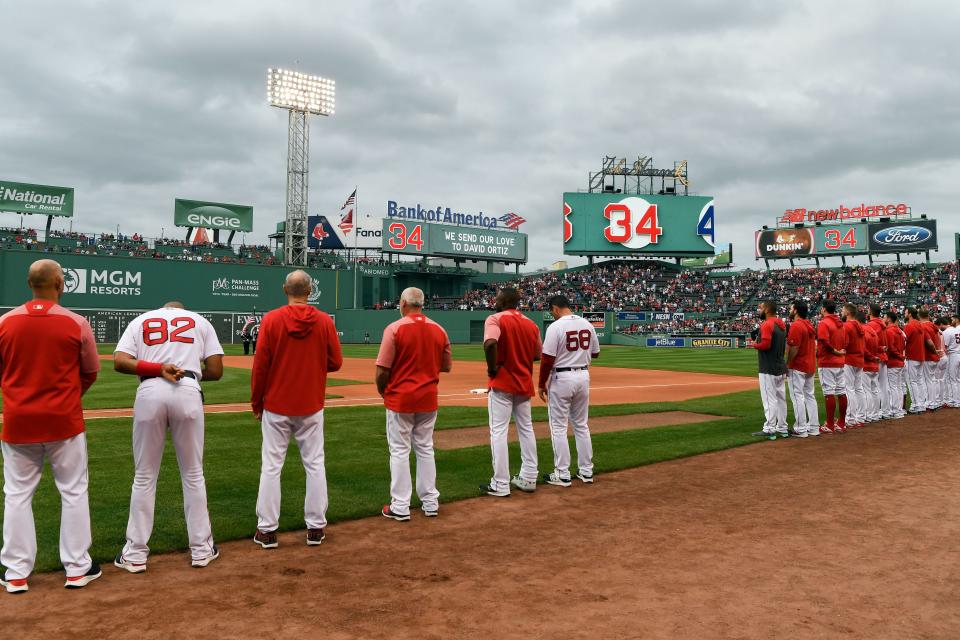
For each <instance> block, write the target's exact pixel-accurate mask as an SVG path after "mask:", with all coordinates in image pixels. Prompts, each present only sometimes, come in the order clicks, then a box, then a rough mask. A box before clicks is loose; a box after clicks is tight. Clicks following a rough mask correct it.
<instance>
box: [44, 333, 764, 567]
mask: <svg viewBox="0 0 960 640" xmlns="http://www.w3.org/2000/svg"><path fill="white" fill-rule="evenodd" d="M344 350H345V353H346V354H347V355H348V356H350V357H372V356H373V355H374V353H375V351H376V346H364V345H350V346H347V347H345V349H344ZM108 352H109V351H108ZM745 355H747V356H751V357H755V356H754V354H753V353H752V352H746V354H744V353H743V352H736V351H723V352H719V351H709V350H704V351H700V350H696V351H694V350H690V351H687V350H682V349H671V350H664V351H654V350H647V349H633V348H626V347H623V348H620V347H618V348H607V349H605V350H604V353H603V358H605V362H604V364H607V365H608V366H612V365H616V366H628V367H637V368H641V367H642V368H646V367H649V368H657V369H668V370H676V371H689V370H702V371H708V372H717V371H721V372H724V373H732V374H737V375H754V374H755V371H756V370H755V368H753V367H755V364H754V362H755V360H753V359H752V358H748V357H745ZM480 356H481V351H480V349H479V347H476V346H463V347H461V346H457V348H456V349H455V357H456V358H458V359H471V360H474V359H479V358H480ZM608 356H609V357H608ZM720 356H726V358H727V360H726V361H725V360H724V358H722V357H720ZM698 362H700V364H701V367H700V368H696V365H697V363H698ZM598 364H599V363H598ZM112 376H113V377H112ZM114 377H116V378H118V379H116V380H115V379H114ZM135 382H136V381H135V379H134V378H133V377H132V376H126V377H123V378H120V376H119V374H114V373H113V372H112V371H109V374H108V373H107V372H105V374H104V376H103V378H102V379H101V380H100V381H98V383H97V385H103V387H104V388H103V390H102V391H100V392H99V393H100V395H93V394H94V391H91V392H90V394H88V395H89V399H90V400H92V399H94V398H95V399H96V400H97V402H100V403H107V404H100V405H99V406H110V405H109V404H108V403H110V402H111V401H113V402H120V400H121V399H122V398H124V397H125V396H126V395H127V394H129V397H131V398H132V395H133V391H134V388H135ZM125 385H129V386H125ZM216 385H217V387H218V388H221V389H222V391H219V392H216V393H217V394H219V395H215V392H214V391H213V387H214V385H212V384H211V385H206V386H207V387H209V388H210V390H209V391H207V401H208V402H211V403H212V402H235V401H236V402H242V401H246V399H247V397H248V396H247V395H246V394H248V389H249V371H245V370H240V369H230V370H229V377H228V375H225V376H224V380H222V381H220V382H218V383H216ZM107 387H110V388H109V389H108V388H107ZM111 398H112V399H113V400H111ZM676 409H683V410H687V411H699V412H704V413H710V414H714V415H718V416H725V417H728V418H733V419H723V420H717V421H713V422H707V423H701V424H693V425H679V426H666V427H659V428H654V429H644V430H636V431H624V432H619V433H606V434H598V435H595V436H594V448H595V452H596V454H595V455H596V458H595V459H596V470H597V472H598V473H603V472H608V471H613V470H617V469H623V468H628V467H635V466H641V465H646V464H652V463H656V462H660V461H664V460H671V459H675V458H680V457H685V456H691V455H697V454H699V453H704V452H708V451H717V450H721V449H726V448H729V447H736V446H740V445H745V444H749V443H751V442H755V441H756V440H755V439H754V438H752V437H751V436H750V432H751V431H754V430H755V429H756V428H757V427H758V426H759V425H760V424H761V423H762V411H761V407H760V398H759V395H758V394H757V393H755V392H744V393H736V394H729V395H725V396H717V397H713V398H703V399H698V400H690V401H685V402H677V403H674V402H659V403H649V404H624V405H611V406H597V407H593V408H592V410H591V415H593V416H604V415H633V414H640V413H650V412H659V411H669V410H676ZM534 419H535V420H545V419H546V411H545V409H543V408H535V409H534ZM486 420H487V416H486V410H485V408H477V407H449V408H447V407H444V408H441V409H440V416H439V419H438V428H439V429H455V428H462V427H475V426H483V425H485V424H486ZM130 428H131V420H130V419H108V420H93V421H90V422H89V423H88V438H89V451H90V467H89V468H90V504H91V518H92V523H93V530H94V532H93V534H94V535H93V538H94V547H93V555H94V557H95V558H96V559H97V560H98V561H101V562H109V561H110V559H111V558H112V557H113V556H114V555H115V554H116V553H117V551H118V550H119V548H120V547H121V545H122V544H123V541H124V531H125V528H126V520H127V511H128V508H129V492H130V486H131V483H132V481H133V459H132V454H131V448H130V438H131V434H130ZM538 435H540V436H545V435H546V434H545V433H539V434H538ZM260 440H261V438H260V428H259V424H258V423H257V422H256V421H254V419H253V417H252V415H250V414H249V413H240V414H220V415H210V416H208V417H207V421H206V449H205V469H206V478H207V487H208V495H209V508H210V515H211V518H212V520H213V528H214V533H215V536H216V538H217V540H219V541H226V540H230V539H237V538H245V537H248V536H251V535H252V534H253V532H254V529H255V527H256V516H255V512H254V507H255V503H256V494H257V486H258V482H259V473H260ZM571 446H572V443H571ZM510 450H511V460H512V463H513V464H512V467H513V470H514V471H516V469H517V468H518V467H519V450H518V448H517V446H516V445H515V444H514V445H511V447H510ZM539 453H540V468H541V471H544V472H545V471H548V470H549V469H550V466H551V460H552V453H551V450H550V442H549V439H547V440H543V441H541V442H540V443H539ZM326 460H327V477H328V484H329V491H330V509H329V514H328V515H329V519H330V521H331V522H332V523H335V522H338V521H343V520H347V519H353V518H360V517H365V516H371V515H375V514H376V513H377V512H378V511H379V509H380V507H381V506H382V505H383V504H384V503H386V502H387V501H388V500H389V482H390V480H389V468H388V454H387V445H386V436H385V433H384V416H383V410H382V409H381V408H378V407H350V408H331V409H328V410H327V413H326ZM437 465H438V476H439V488H440V491H441V494H442V498H441V500H442V501H443V502H450V501H453V500H458V499H463V498H468V497H474V496H476V495H478V490H477V487H478V485H479V484H480V483H482V482H486V481H487V480H488V479H489V476H490V473H491V468H490V452H489V448H488V447H486V446H480V447H471V448H467V449H460V450H455V451H437ZM598 481H600V482H602V478H601V479H599V480H598ZM542 490H550V488H545V489H542ZM303 498H304V474H303V470H302V467H301V466H300V463H299V452H298V451H297V449H296V446H295V445H291V449H290V452H289V454H288V460H287V465H286V468H285V469H284V476H283V509H282V513H281V528H282V529H284V530H291V529H301V528H303V526H304V525H303V514H302V509H303ZM59 509H60V508H59V495H58V494H57V491H56V489H55V487H54V485H53V479H52V476H51V474H50V471H49V468H47V470H46V472H45V473H44V478H43V481H42V483H41V487H40V490H39V491H38V492H37V495H36V497H35V502H34V511H35V514H36V519H37V532H38V543H39V553H38V559H37V560H38V561H37V571H44V570H54V569H58V568H59V566H60V561H59V557H58V552H57V537H58V530H59ZM186 544H187V540H186V533H185V529H184V521H183V505H182V500H181V496H180V480H179V473H178V470H177V465H176V457H175V455H174V451H173V448H172V446H171V445H170V444H169V442H168V445H167V449H166V451H165V453H164V462H163V469H162V472H161V476H160V481H159V486H158V490H157V511H156V525H155V529H154V534H153V538H152V539H151V544H150V546H151V549H152V551H153V552H154V553H157V552H163V551H170V550H175V549H183V548H185V547H186ZM185 562H186V561H185Z"/></svg>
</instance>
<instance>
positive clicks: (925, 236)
mask: <svg viewBox="0 0 960 640" xmlns="http://www.w3.org/2000/svg"><path fill="white" fill-rule="evenodd" d="M932 235H933V232H932V231H930V229H927V228H926V227H914V226H908V225H904V226H898V227H888V228H886V229H881V230H880V231H877V232H876V233H875V234H873V241H874V242H876V243H877V244H882V245H885V246H888V247H908V246H910V245H915V244H923V243H924V242H926V241H927V240H929V239H930V236H932Z"/></svg>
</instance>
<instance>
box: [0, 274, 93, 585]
mask: <svg viewBox="0 0 960 640" xmlns="http://www.w3.org/2000/svg"><path fill="white" fill-rule="evenodd" d="M27 284H28V285H29V286H30V288H31V289H32V290H33V299H32V300H31V301H30V302H27V303H26V304H22V305H20V306H19V307H17V308H15V309H12V310H11V311H9V312H7V313H5V314H4V315H3V316H0V387H2V390H3V425H2V430H0V441H2V442H0V448H2V450H3V493H4V503H3V505H4V506H3V549H2V550H0V562H2V564H3V565H4V566H5V567H6V568H7V570H6V574H5V575H4V577H3V578H2V579H0V585H2V586H3V587H4V588H5V589H6V590H7V592H8V593H23V592H25V591H27V590H28V589H29V585H28V584H27V579H28V578H29V577H30V574H31V573H32V572H33V567H34V564H35V562H36V557H37V536H36V528H35V524H34V520H33V495H34V493H35V492H36V491H37V487H38V486H39V484H40V475H41V473H42V472H43V465H44V459H46V460H47V461H48V462H49V463H50V469H51V471H52V472H53V480H54V482H55V483H56V485H57V490H58V491H59V492H60V504H61V511H60V560H61V562H62V563H63V568H64V569H65V570H66V574H67V580H66V583H65V585H64V586H66V587H67V588H71V589H76V588H80V587H85V586H86V585H87V584H89V583H90V581H92V580H96V579H97V578H99V577H100V576H101V571H100V567H99V566H98V565H97V564H95V563H94V562H93V561H92V560H91V559H90V544H91V533H90V507H89V500H88V494H87V440H86V433H85V431H84V424H83V407H82V406H81V403H80V397H81V396H82V395H83V394H84V393H86V391H87V389H89V388H90V385H92V384H93V383H94V381H95V380H96V379H97V372H98V371H100V357H99V356H98V355H97V345H96V343H95V342H94V339H93V332H92V331H91V330H90V325H89V323H88V322H87V321H86V320H85V319H84V318H82V317H81V316H79V315H77V314H75V313H72V312H70V311H67V310H66V309H64V308H63V307H61V306H60V304H59V301H60V296H61V295H62V294H63V269H61V268H60V265H59V264H57V263H56V262H54V261H53V260H38V261H37V262H34V263H33V264H32V265H30V270H29V272H28V275H27Z"/></svg>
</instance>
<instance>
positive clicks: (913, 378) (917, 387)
mask: <svg viewBox="0 0 960 640" xmlns="http://www.w3.org/2000/svg"><path fill="white" fill-rule="evenodd" d="M906 318H907V323H906V324H905V325H904V327H903V333H904V335H905V336H906V346H905V348H904V351H905V353H906V358H907V386H908V387H909V389H910V409H909V412H910V413H923V412H924V411H926V410H927V401H928V397H927V377H926V375H925V374H924V370H923V363H924V361H925V360H926V359H927V348H926V338H925V336H924V332H923V327H922V326H920V321H919V320H918V319H917V318H918V315H917V310H916V308H914V307H907V310H906Z"/></svg>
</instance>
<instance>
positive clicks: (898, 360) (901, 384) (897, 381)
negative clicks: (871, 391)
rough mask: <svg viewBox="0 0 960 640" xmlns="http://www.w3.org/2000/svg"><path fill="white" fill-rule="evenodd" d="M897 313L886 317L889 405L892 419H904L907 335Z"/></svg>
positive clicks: (894, 312)
mask: <svg viewBox="0 0 960 640" xmlns="http://www.w3.org/2000/svg"><path fill="white" fill-rule="evenodd" d="M897 319H898V316H897V312H896V311H888V312H887V316H886V325H887V328H886V332H887V405H888V406H889V407H890V417H891V418H894V419H900V418H902V417H903V416H904V415H905V413H904V411H903V400H904V398H905V397H906V388H907V381H906V375H905V373H906V370H905V368H904V365H905V361H906V360H905V359H906V354H905V353H904V349H905V348H906V339H907V338H906V335H904V333H903V329H901V328H900V324H899V323H898V322H897Z"/></svg>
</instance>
